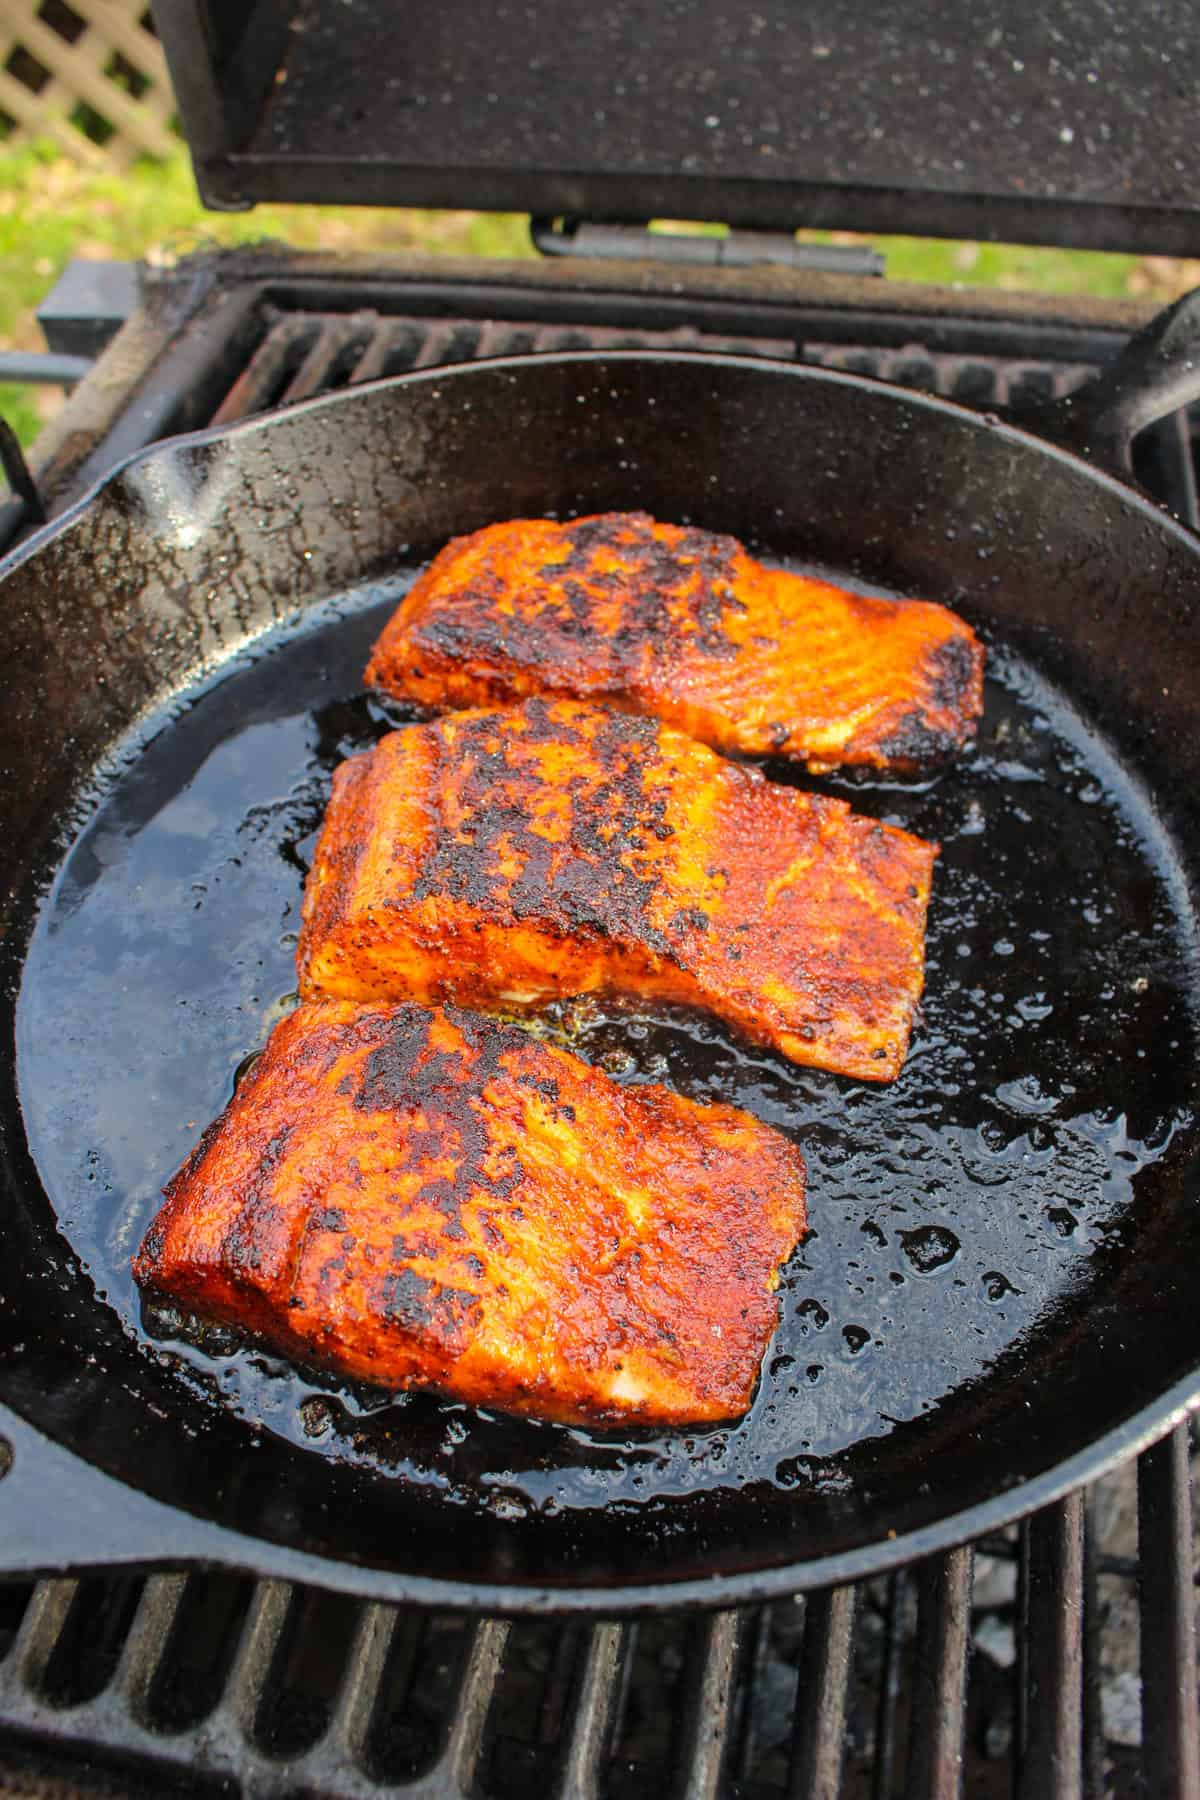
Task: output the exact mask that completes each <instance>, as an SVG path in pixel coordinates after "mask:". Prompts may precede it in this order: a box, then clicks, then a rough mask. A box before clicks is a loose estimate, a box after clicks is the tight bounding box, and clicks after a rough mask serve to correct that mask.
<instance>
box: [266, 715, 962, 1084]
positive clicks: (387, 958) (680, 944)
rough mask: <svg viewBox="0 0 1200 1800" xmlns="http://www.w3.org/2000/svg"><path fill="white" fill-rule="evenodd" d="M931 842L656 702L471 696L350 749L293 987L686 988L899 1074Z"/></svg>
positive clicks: (545, 994) (719, 1007)
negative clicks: (650, 715)
mask: <svg viewBox="0 0 1200 1800" xmlns="http://www.w3.org/2000/svg"><path fill="white" fill-rule="evenodd" d="M935 855H936V847H935V846H934V845H932V844H928V843H925V842H924V841H923V840H922V839H920V838H917V837H913V836H911V835H910V834H909V833H908V832H905V831H900V830H898V829H896V828H895V827H893V826H889V825H881V824H879V823H877V822H876V821H875V820H874V819H868V818H862V817H860V816H859V815H857V814H855V813H853V812H852V811H851V810H850V808H849V807H848V806H847V805H846V804H845V802H844V801H841V800H834V799H827V798H824V797H823V796H819V795H813V794H805V793H800V792H798V791H796V790H795V789H793V788H789V787H784V786H781V785H779V784H776V783H773V782H770V781H767V780H766V779H765V778H764V777H763V776H762V775H761V774H760V773H759V772H758V771H757V770H755V769H751V768H747V767H745V766H742V765H739V764H735V763H730V762H726V761H725V759H724V758H722V757H720V756H718V755H716V753H715V752H714V751H712V750H709V749H707V748H706V747H705V746H704V745H703V744H698V743H696V742H694V741H693V740H692V739H691V738H688V737H685V736H684V735H683V733H682V732H679V731H675V730H673V729H672V728H671V727H670V726H666V725H660V724H659V723H658V722H657V721H656V720H652V719H642V718H635V717H633V716H631V715H630V714H627V713H619V712H610V711H608V710H607V709H606V708H604V707H599V706H594V705H587V704H584V703H582V702H579V701H572V700H558V701H553V702H547V701H544V700H527V701H526V702H525V703H524V705H522V706H520V707H515V708H511V709H505V710H502V711H484V710H474V711H469V712H462V713H454V714H450V715H447V716H446V717H443V718H440V719H435V720H432V721H430V722H429V723H427V724H421V725H412V726H408V727H406V728H404V729H402V730H400V731H396V732H392V733H390V734H389V735H388V736H387V737H385V738H384V739H382V741H381V742H380V743H379V744H378V745H377V746H376V748H375V749H374V750H371V751H368V752H367V753H365V754H363V755H360V756H356V757H352V758H351V759H350V760H349V761H348V762H346V763H343V764H342V765H341V767H340V768H339V769H337V770H336V772H335V774H334V781H333V797H332V800H331V801H330V805H329V809H328V811H327V813H326V816H325V825H324V829H323V830H322V833H321V836H320V838H319V840H318V843H317V847H316V852H315V855H314V858H313V865H312V869H311V872H310V874H309V877H308V882H307V886H306V889H305V894H304V907H303V923H302V930H301V935H300V944H299V949H298V952H297V961H298V965H299V971H300V991H301V993H302V994H303V995H304V996H305V997H306V998H314V997H316V996H319V995H321V994H326V995H330V996H332V997H335V998H339V999H358V1000H368V999H401V998H405V997H408V996H411V997H412V998H414V999H419V1000H426V1001H432V1000H443V999H451V1000H454V1001H455V1002H456V1003H457V1004H459V1005H469V1006H478V1007H481V1008H483V1009H485V1010H486V1009H490V1010H492V1011H497V1010H511V1009H521V1008H525V1007H533V1006H537V1005H539V1004H544V1003H545V1001H546V1000H547V999H550V998H552V997H555V996H562V995H570V994H579V993H586V992H594V991H605V992H609V993H618V994H627V995H636V996H641V997H645V998H651V999H656V1000H669V1001H676V1002H681V1003H684V1004H687V1005H691V1006H696V1007H702V1008H704V1009H706V1010H707V1011H709V1012H711V1013H715V1014H716V1015H717V1016H719V1017H720V1018H722V1019H725V1020H727V1021H728V1022H729V1023H730V1024H732V1025H734V1026H735V1027H736V1028H737V1029H738V1030H739V1031H741V1032H742V1033H744V1034H745V1035H746V1036H748V1037H750V1038H752V1039H754V1040H755V1041H757V1042H760V1043H764V1044H769V1045H771V1046H772V1047H774V1048H775V1049H778V1050H780V1051H782V1053H783V1054H784V1055H785V1056H787V1057H790V1058H791V1059H792V1060H793V1061H795V1062H800V1063H808V1064H813V1065H815V1066H817V1067H819V1068H825V1069H833V1070H836V1071H837V1072H839V1073H841V1074H845V1075H855V1076H860V1077H863V1078H865V1079H867V1080H872V1081H887V1080H890V1079H892V1078H893V1077H894V1076H896V1075H897V1074H898V1073H899V1071H900V1067H901V1065H902V1063H903V1061H904V1057H905V1053H906V1050H907V1046H908V1040H909V1033H910V1030H911V1026H912V1019H913V1012H914V1009H915V1007H916V1003H917V1000H918V998H919V996H920V993H921V986H922V980H923V975H924V925H925V911H926V906H927V903H928V899H929V888H930V881H931V875H932V868H933V860H934V857H935Z"/></svg>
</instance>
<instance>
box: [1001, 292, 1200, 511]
mask: <svg viewBox="0 0 1200 1800" xmlns="http://www.w3.org/2000/svg"><path fill="white" fill-rule="evenodd" d="M1195 400H1200V288H1193V289H1192V291H1191V293H1189V294H1185V295H1184V296H1183V298H1182V299H1181V300H1176V302H1175V303H1174V305H1173V306H1169V307H1167V308H1166V309H1165V311H1163V312H1160V313H1156V314H1155V316H1154V317H1153V318H1152V319H1151V320H1150V322H1149V324H1147V325H1144V326H1143V327H1142V329H1141V330H1140V331H1139V332H1137V333H1136V335H1135V336H1134V337H1131V338H1130V340H1129V342H1128V343H1127V344H1126V346H1125V348H1124V349H1123V350H1122V351H1121V353H1120V355H1119V356H1118V357H1117V358H1116V360H1115V362H1113V363H1111V364H1110V365H1109V366H1108V368H1106V369H1103V370H1102V371H1101V372H1100V374H1099V375H1097V376H1096V378H1095V379H1094V380H1093V381H1089V382H1088V383H1087V385H1086V386H1085V387H1082V388H1079V389H1077V390H1076V392H1075V393H1073V394H1068V395H1066V396H1065V397H1064V398H1063V399H1061V400H1055V401H1052V402H1051V403H1050V404H1049V405H1047V406H1046V407H1044V408H1043V409H1042V410H1041V411H1039V413H1038V416H1037V419H1036V423H1035V429H1036V430H1038V431H1039V432H1041V433H1042V435H1043V436H1045V437H1048V438H1051V439H1052V440H1053V441H1054V442H1055V443H1057V444H1061V445H1062V446H1063V448H1064V449H1066V450H1074V451H1075V452H1076V453H1077V454H1079V455H1081V456H1085V457H1087V459H1088V460H1089V462H1093V463H1096V464H1098V465H1099V466H1100V467H1101V468H1102V469H1107V470H1108V471H1109V472H1110V473H1111V474H1113V475H1117V476H1119V477H1120V478H1121V479H1122V480H1125V481H1128V480H1129V478H1130V476H1131V474H1132V471H1133V459H1132V447H1133V440H1134V438H1135V437H1137V435H1138V433H1139V432H1140V431H1144V430H1145V429H1146V427H1147V426H1148V425H1153V424H1154V423H1155V422H1156V421H1157V420H1158V419H1162V418H1165V417H1166V416H1167V414H1168V413H1173V412H1178V411H1179V409H1180V408H1181V407H1184V406H1189V405H1191V403H1192V402H1193V401H1195ZM1022 422H1023V423H1024V422H1025V421H1022Z"/></svg>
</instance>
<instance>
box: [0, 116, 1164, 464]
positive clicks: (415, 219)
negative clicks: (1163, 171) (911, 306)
mask: <svg viewBox="0 0 1200 1800" xmlns="http://www.w3.org/2000/svg"><path fill="white" fill-rule="evenodd" d="M684 229H692V228H691V227H684ZM814 235H815V234H814ZM261 238H278V239H282V240H285V241H286V242H288V243H291V244H295V245H297V246H298V247H300V248H303V249H314V250H316V249H320V250H326V251H330V250H334V251H336V250H344V251H353V250H363V251H372V252H377V253H380V254H386V253H388V252H389V251H391V252H394V251H399V250H420V251H422V252H424V253H426V254H439V253H440V254H458V255H473V256H510V257H511V256H526V255H530V254H532V252H531V250H530V245H529V237H528V229H527V222H526V220H525V219H524V218H523V217H521V216H518V215H515V214H503V215H489V214H484V213H466V212H462V213H450V212H432V211H428V212H423V211H416V210H404V209H385V208H373V207H363V208H344V207H320V206H261V207H257V208H256V209H255V210H254V211H252V212H248V213H207V212H205V211H204V209H203V208H202V207H201V205H200V203H199V200H198V199H197V197H196V190H195V186H194V183H193V181H192V174H191V168H190V165H189V163H188V160H187V157H186V154H185V153H184V152H183V151H181V152H180V154H179V155H178V157H175V158H172V159H171V160H170V161H169V162H166V163H151V162H142V163H139V164H137V165H136V166H135V167H134V168H132V169H131V170H129V171H127V172H126V173H124V174H120V175H117V174H106V173H98V172H96V171H95V170H91V169H82V168H79V167H77V166H76V165H75V164H73V163H71V162H69V161H68V160H66V159H65V158H63V157H62V156H61V155H60V153H59V152H58V151H57V150H56V149H54V148H53V147H52V146H41V145H39V146H34V147H32V148H28V149H22V150H10V151H3V150H0V345H4V346H8V347H15V348H22V349H36V348H40V347H41V339H40V334H39V332H38V329H37V326H36V323H35V320H34V312H35V309H36V306H37V303H38V302H39V300H41V299H42V297H43V296H44V295H45V294H46V293H47V291H48V290H49V289H50V288H51V287H52V286H53V283H54V281H55V279H56V278H57V276H58V275H59V273H60V272H61V271H62V269H63V268H64V267H65V265H66V264H67V263H68V262H69V261H70V259H71V258H72V257H73V256H98V257H103V256H108V257H119V258H123V259H127V260H132V259H138V258H143V257H147V256H149V257H150V258H152V259H153V258H162V257H169V256H173V255H181V254H183V253H185V252H186V251H188V250H192V249H196V248H199V247H202V246H204V245H217V244H224V245H234V244H243V243H251V242H254V241H256V240H258V239H261ZM872 242H874V243H876V245H877V246H878V248H879V249H881V250H883V251H884V252H885V254H886V256H887V272H888V277H889V279H891V280H897V281H934V282H939V283H942V282H962V283H970V284H972V285H973V284H976V283H978V284H987V285H998V286H1001V287H1006V288H1019V289H1028V290H1031V291H1034V292H1043V293H1045V292H1063V291H1071V292H1086V293H1093V294H1100V295H1120V294H1126V293H1131V292H1138V293H1141V294H1144V295H1149V296H1150V297H1152V298H1154V297H1161V298H1164V299H1165V298H1168V297H1170V295H1171V294H1173V293H1174V292H1176V291H1180V289H1181V287H1182V286H1183V285H1186V281H1181V280H1180V279H1179V277H1178V274H1177V273H1176V269H1177V266H1176V265H1174V264H1170V263H1165V262H1161V261H1160V259H1153V258H1150V259H1138V258H1136V257H1131V256H1107V255H1099V254H1095V253H1092V252H1089V251H1071V250H1036V249H1030V248H1022V247H1020V246H1012V245H992V244H955V243H938V242H934V241H927V240H921V239H917V238H876V239H873V240H872ZM1184 267H1185V268H1187V267H1188V266H1187V265H1184ZM1191 278H1192V279H1193V280H1197V279H1200V266H1198V265H1191ZM55 400H56V390H46V389H40V390H39V389H37V388H32V387H16V386H3V385H0V412H3V414H4V416H5V417H6V418H8V419H9V421H10V422H11V423H12V424H13V425H14V426H15V428H16V430H17V432H18V434H19V435H20V437H21V439H22V441H23V442H24V443H26V444H28V443H31V442H32V440H33V439H34V438H35V437H36V435H37V433H38V430H39V429H40V427H41V425H42V423H43V421H44V419H45V417H47V416H48V413H49V411H50V409H51V408H52V407H53V405H54V404H55Z"/></svg>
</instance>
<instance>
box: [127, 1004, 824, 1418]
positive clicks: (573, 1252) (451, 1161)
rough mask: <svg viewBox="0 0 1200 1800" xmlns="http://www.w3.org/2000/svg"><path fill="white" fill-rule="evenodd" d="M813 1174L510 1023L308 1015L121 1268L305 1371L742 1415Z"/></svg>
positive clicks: (278, 1039)
mask: <svg viewBox="0 0 1200 1800" xmlns="http://www.w3.org/2000/svg"><path fill="white" fill-rule="evenodd" d="M803 1231H804V1162H803V1159H802V1157H801V1155H800V1152H799V1151H798V1150H797V1149H796V1147H795V1146H794V1145H793V1144H792V1143H790V1142H789V1141H788V1140H787V1139H786V1138H784V1137H783V1136H781V1135H780V1133H778V1132H776V1131H773V1130H771V1129H770V1127H769V1126H766V1125H761V1124H759V1123H758V1121H757V1120H755V1119H752V1118H751V1117H750V1116H749V1115H748V1114H746V1113H744V1112H740V1111H738V1110H737V1109H736V1108H734V1107H731V1106H699V1105H696V1104H695V1103H694V1102H692V1101H689V1100H684V1099H680V1098H679V1097H678V1096H677V1095H675V1094H672V1093H670V1092H669V1091H668V1090H667V1089H666V1088H662V1087H632V1088H621V1087H618V1086H617V1085H616V1083H614V1082H612V1081H610V1080H609V1079H608V1077H607V1076H606V1075H604V1074H602V1073H601V1072H600V1071H599V1070H598V1069H593V1068H589V1067H588V1065H587V1064H586V1063H583V1062H581V1061H580V1060H579V1058H578V1057H575V1056H571V1055H569V1054H568V1053H567V1052H566V1051H564V1050H559V1049H555V1048H552V1047H551V1046H549V1045H547V1044H543V1043H539V1042H538V1041H537V1040H535V1039H534V1038H531V1037H529V1036H528V1035H527V1034H526V1033H525V1032H523V1031H521V1030H519V1029H517V1028H516V1027H515V1026H511V1025H502V1024H499V1023H498V1022H496V1021H495V1020H491V1019H485V1018H481V1017H479V1016H477V1015H474V1014H471V1013H464V1012H457V1011H450V1010H447V1011H445V1012H440V1011H428V1010H426V1009H425V1008H424V1007H421V1006H415V1005H403V1006H366V1007H360V1006H354V1005H349V1004H345V1003H336V1002H335V1003H329V1004H327V1005H322V1006H301V1007H300V1008H299V1009H298V1010H297V1011H296V1012H294V1013H292V1014H291V1015H290V1017H288V1018H286V1019H285V1020H284V1021H283V1022H282V1023H281V1024H280V1025H278V1026H276V1028H275V1030H274V1032H273V1033H272V1034H271V1038H270V1041H269V1042H268V1044H267V1048H266V1050H265V1052H264V1053H263V1055H262V1057H261V1058H260V1059H259V1061H258V1062H257V1063H256V1064H255V1066H254V1068H253V1070H252V1072H251V1073H250V1074H249V1075H248V1076H247V1077H246V1079H245V1080H244V1081H243V1082H242V1084H241V1086H240V1087H239V1088H238V1091H237V1093H236V1094H235V1096H234V1098H233V1100H232V1102H231V1103H230V1105H229V1106H228V1108H227V1109H226V1111H225V1113H224V1114H223V1115H222V1117H221V1118H220V1119H219V1120H217V1122H216V1123H215V1124H214V1125H212V1126H210V1127H209V1129H208V1131H207V1132H206V1133H205V1135H204V1137H203V1138H202V1139H201V1141H200V1143H199V1145H198V1146H197V1148H196V1149H195V1150H194V1151H193V1153H192V1155H191V1157H190V1159H189V1160H188V1162H187V1163H186V1164H185V1165H184V1167H183V1168H182V1169H181V1170H180V1171H179V1173H178V1174H177V1175H176V1176H175V1178H174V1180H173V1181H172V1182H171V1183H170V1185H169V1186H168V1188H167V1190H166V1205H165V1206H164V1207H163V1209H162V1211H161V1212H160V1213H159V1215H158V1218H157V1219H156V1220H155V1222H154V1224H153V1225H152V1226H151V1228H150V1230H149V1232H148V1233H147V1234H146V1239H145V1242H144V1243H143V1245H142V1247H141V1250H140V1252H139V1254H138V1256H137V1259H136V1261H135V1263H134V1273H135V1275H136V1277H137V1280H138V1281H139V1282H140V1283H142V1284H143V1285H144V1286H146V1287H149V1288H153V1289H155V1290H157V1291H159V1292H161V1293H164V1294H167V1295H169V1296H170V1297H171V1298H173V1299H174V1300H176V1301H179V1302H181V1303H182V1304H183V1305H184V1306H185V1307H188V1308H189V1309H191V1310H192V1311H194V1312H196V1313H199V1314H201V1315H203V1316H205V1317H208V1318H214V1319H218V1320H221V1321H222V1322H224V1323H227V1324H231V1325H234V1326H237V1327H240V1328H242V1329H244V1330H247V1331H249V1332H252V1333H254V1334H256V1335H257V1336H258V1337H260V1338H261V1339H263V1340H265V1341H266V1342H267V1343H268V1344H271V1345H273V1346H275V1347H276V1348H277V1349H279V1350H281V1351H283V1352H284V1353H285V1354H287V1355H289V1356H292V1357H295V1358H297V1359H299V1360H300V1361H302V1362H306V1363H311V1364H315V1365H319V1366H321V1367H324V1368H327V1369H332V1370H334V1371H336V1372H337V1373H339V1374H342V1375H347V1376H351V1377H358V1378H361V1379H364V1380H366V1381H369V1382H373V1383H376V1384H378V1385H379V1386H382V1387H384V1388H389V1389H401V1388H407V1387H411V1386H429V1387H433V1388H436V1389H438V1390H439V1391H440V1392H441V1393H444V1394H449V1395H452V1396H453V1397H454V1398H456V1399H459V1400H466V1401H470V1402H472V1403H474V1404H476V1405H480V1406H490V1407H499V1408H502V1409H504V1410H506V1411H509V1412H517V1413H532V1414H536V1415H537V1416H539V1417H543V1418H551V1419H560V1420H564V1421H569V1422H573V1423H578V1424H589V1423H590V1424H600V1425H605V1424H612V1423H616V1422H633V1423H638V1424H655V1425H681V1424H689V1423H693V1422H695V1423H699V1422H706V1421H711V1420H719V1419H732V1418H736V1417H738V1416H739V1415H740V1414H741V1413H743V1412H745V1410H746V1408H747V1407H748V1406H749V1404H750V1400H751V1397H752V1394H753V1390H754V1385H755V1382H756V1380H757V1377H758V1370H759V1365H760V1363H761V1361H762V1356H763V1353H764V1351H765V1349H766V1347H767V1343H768V1341H769V1339H770V1336H771V1333H772V1331H773V1330H774V1328H775V1325H776V1322H777V1310H778V1307H777V1301H776V1298H775V1294H774V1289H775V1286H776V1282H777V1278H778V1269H779V1265H780V1263H781V1262H783V1260H784V1259H785V1258H786V1257H787V1256H788V1255H789V1254H790V1253H791V1251H792V1249H793V1247H794V1245H795V1244H796V1242H797V1241H798V1239H799V1238H800V1237H801V1235H802V1234H803Z"/></svg>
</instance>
